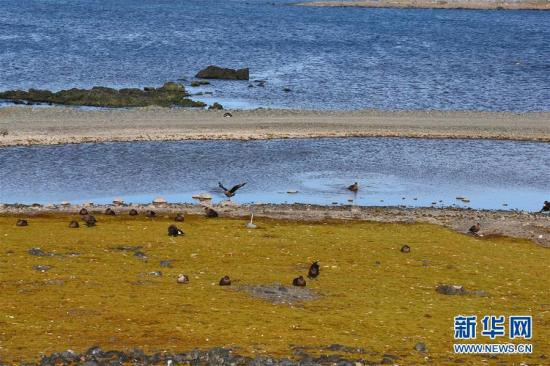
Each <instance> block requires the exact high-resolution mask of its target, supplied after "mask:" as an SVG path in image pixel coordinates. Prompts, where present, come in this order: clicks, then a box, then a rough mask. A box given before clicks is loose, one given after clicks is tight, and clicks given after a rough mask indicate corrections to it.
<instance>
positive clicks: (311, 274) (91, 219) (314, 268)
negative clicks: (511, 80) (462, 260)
mask: <svg viewBox="0 0 550 366" xmlns="http://www.w3.org/2000/svg"><path fill="white" fill-rule="evenodd" d="M245 185H246V182H245V183H240V184H237V185H235V186H233V187H232V188H231V189H227V188H226V187H224V186H223V184H222V183H221V182H218V186H219V187H220V188H221V189H222V190H223V193H224V194H225V196H226V197H227V198H228V199H231V197H233V196H235V193H236V192H237V190H239V189H240V188H242V187H244V186H245ZM347 189H348V190H349V191H351V192H354V193H357V192H358V191H359V184H358V183H357V182H355V183H353V184H352V185H350V186H348V187H347ZM204 210H205V216H206V217H207V218H216V217H218V216H219V215H218V212H217V211H216V210H214V209H213V208H211V207H205V208H204ZM540 212H550V202H549V201H544V205H543V207H542V209H541V210H540ZM104 214H105V215H108V216H115V215H116V212H115V211H114V210H113V209H112V208H110V207H109V208H107V209H105V212H104ZM79 215H80V217H81V219H82V220H83V221H84V223H85V224H86V226H88V227H92V226H95V225H96V223H97V220H96V218H95V216H93V215H91V214H90V213H89V212H88V210H87V209H86V208H82V209H81V210H80V211H79ZM128 215H130V216H137V215H139V212H138V211H137V210H136V209H134V208H132V209H130V210H129V211H128ZM144 215H145V216H146V217H148V218H155V217H156V213H155V211H153V210H146V211H145V213H144ZM253 218H254V215H253V214H251V216H250V221H249V222H248V223H247V224H246V227H247V228H249V229H253V228H256V225H255V224H254V223H253ZM184 220H185V218H184V216H183V214H181V213H178V214H176V216H175V217H174V221H176V222H183V221H184ZM16 226H28V221H27V220H24V219H19V220H18V221H17V223H16ZM69 227H70V228H78V227H80V225H79V223H78V221H76V220H72V221H71V222H70V223H69ZM480 230H481V225H480V223H479V222H478V223H476V224H474V225H472V226H471V227H470V228H469V229H468V233H469V234H471V235H474V236H480V235H479V232H480ZM168 235H169V236H171V237H178V236H182V235H185V233H184V232H183V231H182V230H181V229H179V228H178V227H177V226H176V225H174V224H171V225H170V226H168ZM410 251H411V248H410V247H409V246H408V245H404V246H403V247H401V252H403V253H409V252H410ZM319 272H320V266H319V262H318V261H315V262H313V263H312V264H311V266H310V267H309V271H308V275H307V276H308V278H310V279H315V278H317V277H318V276H319ZM177 283H180V284H186V283H189V277H188V276H187V275H184V274H179V275H178V278H177ZM219 285H220V286H230V285H231V279H230V278H229V276H223V277H222V278H221V279H220V281H219ZM292 285H293V286H297V287H305V286H306V280H305V279H304V277H303V276H298V277H296V278H294V279H293V280H292Z"/></svg>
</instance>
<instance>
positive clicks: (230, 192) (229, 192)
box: [218, 182, 246, 199]
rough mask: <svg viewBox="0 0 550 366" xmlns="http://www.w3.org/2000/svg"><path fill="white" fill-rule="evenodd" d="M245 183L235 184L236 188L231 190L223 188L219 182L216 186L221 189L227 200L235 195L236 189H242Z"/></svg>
mask: <svg viewBox="0 0 550 366" xmlns="http://www.w3.org/2000/svg"><path fill="white" fill-rule="evenodd" d="M245 184H246V183H241V184H237V185H236V186H233V188H231V189H227V188H225V187H224V186H223V185H222V184H221V183H220V182H218V186H219V187H220V188H221V189H223V194H225V196H226V197H227V198H229V199H231V197H233V196H234V195H235V192H237V189H239V188H241V187H244V185H245Z"/></svg>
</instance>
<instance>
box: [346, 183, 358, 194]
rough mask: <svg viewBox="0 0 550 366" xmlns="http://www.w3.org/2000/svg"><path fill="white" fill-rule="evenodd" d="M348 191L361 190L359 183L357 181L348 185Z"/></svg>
mask: <svg viewBox="0 0 550 366" xmlns="http://www.w3.org/2000/svg"><path fill="white" fill-rule="evenodd" d="M348 191H352V192H357V191H359V184H358V183H357V182H355V183H353V184H352V185H351V186H348Z"/></svg>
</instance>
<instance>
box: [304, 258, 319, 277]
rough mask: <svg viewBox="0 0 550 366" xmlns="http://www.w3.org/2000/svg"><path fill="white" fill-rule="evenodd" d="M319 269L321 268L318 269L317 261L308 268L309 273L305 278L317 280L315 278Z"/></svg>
mask: <svg viewBox="0 0 550 366" xmlns="http://www.w3.org/2000/svg"><path fill="white" fill-rule="evenodd" d="M320 269H321V268H320V267H319V262H318V261H315V262H313V263H312V264H311V266H310V267H309V272H308V274H307V276H308V277H309V278H317V276H319V271H320Z"/></svg>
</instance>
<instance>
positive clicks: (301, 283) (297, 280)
mask: <svg viewBox="0 0 550 366" xmlns="http://www.w3.org/2000/svg"><path fill="white" fill-rule="evenodd" d="M292 286H298V287H306V280H304V277H303V276H300V277H296V278H295V279H293V280H292Z"/></svg>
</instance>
